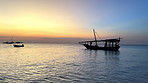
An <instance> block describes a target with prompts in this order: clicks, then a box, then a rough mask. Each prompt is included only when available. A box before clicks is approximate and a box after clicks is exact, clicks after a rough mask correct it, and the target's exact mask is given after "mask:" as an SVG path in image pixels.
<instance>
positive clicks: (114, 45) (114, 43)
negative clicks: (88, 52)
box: [79, 29, 121, 51]
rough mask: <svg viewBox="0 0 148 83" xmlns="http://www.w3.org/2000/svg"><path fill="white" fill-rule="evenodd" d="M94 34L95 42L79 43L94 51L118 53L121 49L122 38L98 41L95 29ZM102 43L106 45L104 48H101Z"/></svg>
mask: <svg viewBox="0 0 148 83" xmlns="http://www.w3.org/2000/svg"><path fill="white" fill-rule="evenodd" d="M93 33H94V38H95V40H93V41H82V42H79V43H80V44H82V45H84V46H85V47H86V48H87V49H93V50H114V51H118V49H119V48H120V45H119V42H120V39H121V38H120V37H119V38H114V39H105V40H97V39H96V32H95V30H94V29H93ZM100 42H102V43H104V45H103V46H99V43H100Z"/></svg>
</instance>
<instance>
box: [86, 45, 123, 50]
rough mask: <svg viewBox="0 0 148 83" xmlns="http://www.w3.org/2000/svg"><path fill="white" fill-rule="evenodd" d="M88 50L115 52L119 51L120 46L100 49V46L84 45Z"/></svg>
mask: <svg viewBox="0 0 148 83" xmlns="http://www.w3.org/2000/svg"><path fill="white" fill-rule="evenodd" d="M83 45H84V46H85V47H86V48H87V49H92V50H113V51H118V50H119V48H120V46H118V47H99V46H90V45H87V44H83Z"/></svg>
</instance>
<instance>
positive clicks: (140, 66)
mask: <svg viewBox="0 0 148 83" xmlns="http://www.w3.org/2000/svg"><path fill="white" fill-rule="evenodd" d="M0 82H9V83H12V82H17V83H24V82H25V83H28V82H33V83H50V82H51V83H148V46H121V48H120V50H119V51H118V52H115V51H103V50H86V49H85V48H84V47H83V46H81V45H78V44H25V47H24V48H14V47H13V46H12V45H4V44H0Z"/></svg>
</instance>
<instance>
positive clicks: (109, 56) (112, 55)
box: [104, 51, 120, 61]
mask: <svg viewBox="0 0 148 83" xmlns="http://www.w3.org/2000/svg"><path fill="white" fill-rule="evenodd" d="M104 54H105V56H106V57H105V59H106V60H115V61H119V57H118V56H119V55H120V51H104Z"/></svg>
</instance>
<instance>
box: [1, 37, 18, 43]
mask: <svg viewBox="0 0 148 83" xmlns="http://www.w3.org/2000/svg"><path fill="white" fill-rule="evenodd" d="M13 43H15V42H13V37H11V40H10V41H6V42H3V44H13Z"/></svg>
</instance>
